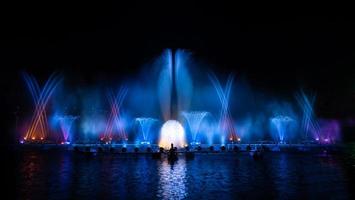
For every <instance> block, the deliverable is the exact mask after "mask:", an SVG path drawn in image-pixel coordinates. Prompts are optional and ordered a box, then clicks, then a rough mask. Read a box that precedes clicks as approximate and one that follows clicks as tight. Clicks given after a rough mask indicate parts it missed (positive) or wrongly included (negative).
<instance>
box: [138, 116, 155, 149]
mask: <svg viewBox="0 0 355 200" xmlns="http://www.w3.org/2000/svg"><path fill="white" fill-rule="evenodd" d="M135 121H136V123H138V125H139V127H140V132H141V135H142V141H141V142H140V143H141V144H150V140H151V138H150V129H151V127H152V126H153V124H154V123H156V122H157V119H154V118H136V120H135Z"/></svg>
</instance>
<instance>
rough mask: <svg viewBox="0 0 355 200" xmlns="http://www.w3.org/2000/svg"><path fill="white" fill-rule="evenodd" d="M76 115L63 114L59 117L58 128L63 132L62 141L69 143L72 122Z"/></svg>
mask: <svg viewBox="0 0 355 200" xmlns="http://www.w3.org/2000/svg"><path fill="white" fill-rule="evenodd" d="M77 118H78V117H76V116H71V115H69V116H63V117H59V118H58V120H59V125H60V130H61V131H62V134H63V143H69V141H70V140H71V138H70V137H71V135H72V134H71V128H72V125H73V122H74V121H75V120H76V119H77Z"/></svg>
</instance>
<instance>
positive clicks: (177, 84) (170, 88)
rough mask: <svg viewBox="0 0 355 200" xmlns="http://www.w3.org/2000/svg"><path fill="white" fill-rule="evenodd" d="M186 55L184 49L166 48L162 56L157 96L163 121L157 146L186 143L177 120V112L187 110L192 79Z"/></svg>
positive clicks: (180, 145) (182, 144)
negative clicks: (187, 67)
mask: <svg viewBox="0 0 355 200" xmlns="http://www.w3.org/2000/svg"><path fill="white" fill-rule="evenodd" d="M186 61H187V55H186V53H185V52H184V51H181V50H177V51H176V52H173V51H172V50H167V51H166V52H165V53H164V54H163V56H162V58H161V64H162V70H161V72H160V76H159V80H158V97H159V101H160V106H161V111H162V114H163V118H164V120H166V122H165V123H164V125H163V127H162V128H161V131H160V141H159V146H161V147H164V148H168V147H170V144H171V143H173V144H174V145H175V146H177V147H183V146H184V145H185V144H186V139H185V130H184V128H183V127H182V126H181V124H180V122H178V121H177V117H178V115H179V114H178V113H179V111H181V110H187V109H188V106H189V103H190V99H191V95H192V81H191V79H190V76H189V74H188V72H187V70H186V64H187V63H186Z"/></svg>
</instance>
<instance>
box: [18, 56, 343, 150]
mask: <svg viewBox="0 0 355 200" xmlns="http://www.w3.org/2000/svg"><path fill="white" fill-rule="evenodd" d="M149 67H150V68H149V69H152V68H154V70H152V71H153V72H152V74H149V75H148V74H147V75H146V74H144V76H143V80H147V82H145V83H144V84H136V83H125V85H127V86H130V87H129V88H130V92H129V95H128V89H127V88H128V87H121V88H120V89H119V91H118V92H113V91H111V90H109V91H108V92H106V93H103V92H102V88H101V85H98V86H96V85H93V86H89V87H85V88H81V89H80V90H79V92H73V93H75V94H73V93H70V92H69V93H68V94H63V95H64V96H65V98H63V99H60V100H57V101H54V103H53V104H50V106H51V107H54V108H55V109H56V112H55V113H56V114H55V115H53V116H54V117H51V119H55V118H56V115H57V114H58V113H62V111H63V109H64V108H63V107H60V106H65V109H64V110H66V109H70V113H71V114H73V115H77V116H80V120H77V122H78V126H77V129H74V128H72V126H73V124H74V122H75V120H76V119H77V117H74V116H70V115H68V116H65V115H63V114H62V115H59V116H61V117H57V118H56V119H57V120H58V121H56V127H51V126H53V125H54V123H48V122H47V121H48V120H47V115H50V112H48V111H49V110H48V108H47V107H49V106H48V105H49V103H48V102H49V99H50V98H51V96H53V95H52V94H53V93H54V91H55V90H56V88H57V87H58V85H59V84H60V82H61V81H62V79H61V77H60V76H56V75H52V76H50V78H49V79H48V81H47V82H46V83H45V84H44V86H43V88H40V87H39V84H38V83H37V81H36V80H35V79H34V78H33V77H32V76H30V75H28V74H24V80H25V81H26V85H27V87H28V88H29V91H30V92H31V95H32V99H33V102H34V105H35V106H34V107H35V108H34V112H33V116H32V118H31V119H30V120H29V121H28V122H27V123H26V124H27V125H28V127H23V128H24V129H25V128H26V130H24V131H25V135H24V136H22V138H23V139H24V140H26V141H24V140H23V139H22V138H21V142H22V143H28V142H32V141H34V142H38V141H42V140H49V139H51V138H61V142H63V143H67V142H71V143H74V144H91V145H103V146H104V147H107V148H108V147H112V148H114V147H116V146H120V145H126V146H127V148H128V147H129V146H130V145H132V146H134V148H140V147H139V145H149V148H151V150H153V149H154V150H155V149H157V148H158V146H157V145H159V146H160V147H164V148H170V145H171V143H173V144H174V146H176V147H178V148H182V147H185V146H186V145H192V146H194V145H198V146H200V147H201V148H205V147H206V146H205V145H209V146H208V148H211V149H213V148H214V150H216V149H217V150H218V149H220V148H221V147H222V146H224V149H225V150H227V149H228V150H231V148H230V147H238V145H239V146H243V145H245V144H247V143H251V144H252V143H253V142H256V143H259V142H263V143H267V144H273V143H274V141H276V142H277V143H286V142H287V143H288V142H290V143H293V142H300V141H301V140H300V138H303V139H305V140H306V141H313V142H314V141H318V142H317V143H319V144H328V143H335V142H336V141H338V140H339V139H340V123H339V122H338V121H336V120H329V119H328V120H322V119H319V120H318V119H317V117H316V114H315V111H314V108H313V107H314V104H315V96H307V95H306V94H305V93H304V92H303V91H301V92H299V93H297V94H296V96H295V97H296V98H295V99H296V101H297V102H296V101H295V102H288V101H285V100H281V101H279V100H276V99H275V101H274V100H272V101H270V99H273V97H271V96H270V98H269V97H268V98H265V99H264V98H259V99H258V98H255V99H253V102H251V103H249V102H248V101H249V99H250V97H252V96H251V95H249V93H250V94H251V92H249V90H248V89H245V88H247V87H243V84H238V87H236V88H235V91H237V92H236V93H237V95H236V98H235V99H237V100H238V101H233V100H232V99H231V93H232V87H233V83H234V77H233V76H232V75H230V76H229V77H228V78H227V79H226V82H225V84H224V83H222V81H221V80H220V79H218V78H217V76H216V75H215V74H213V73H209V74H208V79H207V80H206V79H203V78H201V79H200V78H199V77H194V78H195V79H194V83H195V84H203V85H197V86H196V85H194V86H195V88H196V89H195V90H193V89H194V87H193V82H192V78H191V76H190V75H191V74H190V73H189V70H190V69H191V70H193V72H194V73H195V72H198V73H199V72H200V71H198V70H199V69H196V68H195V63H194V62H192V61H191V59H190V56H189V53H188V52H186V51H183V50H166V51H165V52H164V53H163V54H162V56H161V57H159V58H158V59H157V62H155V63H153V64H152V66H149ZM203 71H205V70H203ZM201 74H203V73H201ZM144 78H146V79H144ZM152 80H156V81H152ZM206 81H207V84H206ZM241 83H242V82H241ZM206 85H207V87H206ZM208 85H211V86H208ZM105 87H108V86H106V85H105ZM61 89H62V90H60V91H64V87H63V88H61ZM245 91H246V92H245ZM71 94H73V95H71ZM78 94H79V95H80V97H79V98H77V95H78ZM105 94H106V95H105ZM233 94H234V93H233ZM63 95H61V96H63ZM57 97H60V96H57ZM73 99H74V100H73ZM254 101H255V104H254ZM107 102H108V103H107ZM280 102H281V103H280ZM232 103H234V105H233V108H235V110H238V116H234V117H238V121H237V123H236V122H235V121H234V120H233V118H232V114H233V113H232V112H231V110H232V109H231V108H230V106H232ZM294 103H298V106H299V107H300V108H301V109H300V110H301V112H294V110H293V107H294ZM123 104H124V105H123ZM69 106H73V107H69ZM123 106H124V112H123V111H122V110H123ZM68 107H69V108H68ZM190 107H191V108H190ZM78 108H79V109H78ZM194 110H200V111H194ZM216 110H217V112H213V111H216ZM233 110H234V109H233ZM160 112H161V113H160ZM140 116H145V117H140ZM153 117H154V118H153ZM215 117H216V118H215ZM160 121H162V123H163V125H162V126H161V127H158V124H160ZM158 122H159V123H158ZM58 124H59V126H58ZM58 127H60V129H61V133H62V135H59V136H57V137H54V136H53V135H51V134H49V133H50V131H49V130H55V128H58ZM298 127H300V128H298ZM157 129H160V130H157ZM57 130H58V129H57ZM74 130H77V131H78V132H77V133H72V132H73V131H74ZM236 130H238V132H236ZM56 132H58V131H56ZM270 132H271V136H272V137H274V141H270V140H269V139H270V134H269V133H270ZM53 133H55V131H54V132H53ZM128 133H130V134H131V133H132V137H131V135H130V137H128V135H127V134H128ZM74 134H75V136H76V137H75V141H74V137H72V135H74ZM134 136H136V138H134ZM240 137H243V142H244V141H245V142H244V143H245V144H241V141H240ZM129 139H130V140H129ZM131 139H133V140H131ZM157 139H158V140H157ZM121 142H122V143H123V144H121ZM227 143H228V144H227ZM105 144H110V145H105ZM156 144H157V145H156ZM283 146H286V145H283ZM147 148H148V147H147ZM192 149H194V148H192Z"/></svg>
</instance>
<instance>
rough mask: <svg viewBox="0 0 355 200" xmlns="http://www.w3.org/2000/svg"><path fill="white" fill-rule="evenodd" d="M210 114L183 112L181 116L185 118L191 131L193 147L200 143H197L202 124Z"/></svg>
mask: <svg viewBox="0 0 355 200" xmlns="http://www.w3.org/2000/svg"><path fill="white" fill-rule="evenodd" d="M208 114H209V113H208V112H205V111H191V112H182V114H181V115H182V116H183V117H184V118H185V120H186V122H187V124H188V126H189V130H190V133H191V138H192V140H191V144H192V145H194V144H198V143H199V142H198V141H197V134H198V133H199V130H200V125H201V122H202V121H203V119H204V118H205V117H206V116H207V115H208Z"/></svg>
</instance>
